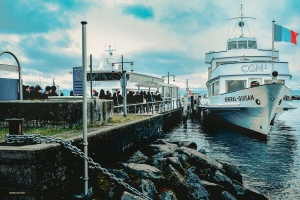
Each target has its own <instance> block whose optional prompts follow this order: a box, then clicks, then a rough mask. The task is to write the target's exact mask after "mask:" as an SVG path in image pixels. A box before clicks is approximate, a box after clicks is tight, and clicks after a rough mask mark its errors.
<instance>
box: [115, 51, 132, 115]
mask: <svg viewBox="0 0 300 200" xmlns="http://www.w3.org/2000/svg"><path fill="white" fill-rule="evenodd" d="M119 63H121V64H122V71H121V73H122V78H121V80H120V84H121V87H122V95H123V113H124V114H123V116H124V117H126V116H127V109H126V104H127V96H126V85H127V80H126V70H123V64H124V63H130V65H131V71H133V62H124V61H123V55H122V56H121V62H115V63H112V66H114V64H119Z"/></svg>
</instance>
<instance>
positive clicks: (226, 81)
mask: <svg viewBox="0 0 300 200" xmlns="http://www.w3.org/2000/svg"><path fill="white" fill-rule="evenodd" d="M229 81H232V82H234V81H244V87H243V88H238V89H236V90H230V91H229V85H228V84H229V83H228V82H229ZM232 84H233V83H232ZM246 84H247V80H245V79H241V80H234V79H232V80H225V93H230V92H235V91H239V90H243V89H245V88H246V87H247V85H246Z"/></svg>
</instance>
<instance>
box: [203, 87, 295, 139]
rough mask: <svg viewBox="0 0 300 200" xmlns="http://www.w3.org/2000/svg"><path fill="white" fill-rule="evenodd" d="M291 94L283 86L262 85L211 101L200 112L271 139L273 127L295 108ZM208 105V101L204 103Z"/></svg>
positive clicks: (226, 94) (223, 95) (222, 95)
mask: <svg viewBox="0 0 300 200" xmlns="http://www.w3.org/2000/svg"><path fill="white" fill-rule="evenodd" d="M291 95H292V94H291V90H290V89H289V88H287V87H286V86H285V85H282V84H269V85H261V86H258V87H254V88H247V89H244V90H239V91H236V92H231V93H225V94H220V95H219V96H218V97H217V100H218V102H217V101H216V99H213V98H211V99H208V101H207V103H206V105H205V103H204V105H203V104H202V105H200V108H201V109H202V110H204V111H206V112H207V114H208V115H210V118H211V119H213V120H217V121H222V122H226V123H229V124H232V125H236V126H239V127H242V128H245V129H248V130H250V131H252V132H253V133H260V134H263V135H267V134H268V133H269V130H270V127H271V126H272V125H274V123H275V121H276V120H277V119H278V117H279V116H280V115H281V114H282V113H283V112H284V111H286V110H289V109H295V107H292V106H291ZM202 102H204V101H202Z"/></svg>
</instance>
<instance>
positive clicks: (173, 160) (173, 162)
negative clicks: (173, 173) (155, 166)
mask: <svg viewBox="0 0 300 200" xmlns="http://www.w3.org/2000/svg"><path fill="white" fill-rule="evenodd" d="M166 164H167V165H172V166H173V167H174V168H175V169H176V170H177V171H178V172H179V173H180V174H181V175H184V170H183V167H182V165H181V163H180V161H179V158H177V157H168V158H167V162H166Z"/></svg>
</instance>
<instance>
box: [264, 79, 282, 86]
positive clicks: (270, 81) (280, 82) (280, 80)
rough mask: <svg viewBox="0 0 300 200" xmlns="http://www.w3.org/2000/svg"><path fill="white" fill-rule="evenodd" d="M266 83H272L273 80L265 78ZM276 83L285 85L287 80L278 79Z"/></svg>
mask: <svg viewBox="0 0 300 200" xmlns="http://www.w3.org/2000/svg"><path fill="white" fill-rule="evenodd" d="M264 83H265V84H271V83H272V80H265V81H264ZM276 83H277V84H283V85H284V84H285V80H284V79H277V80H276Z"/></svg>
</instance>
